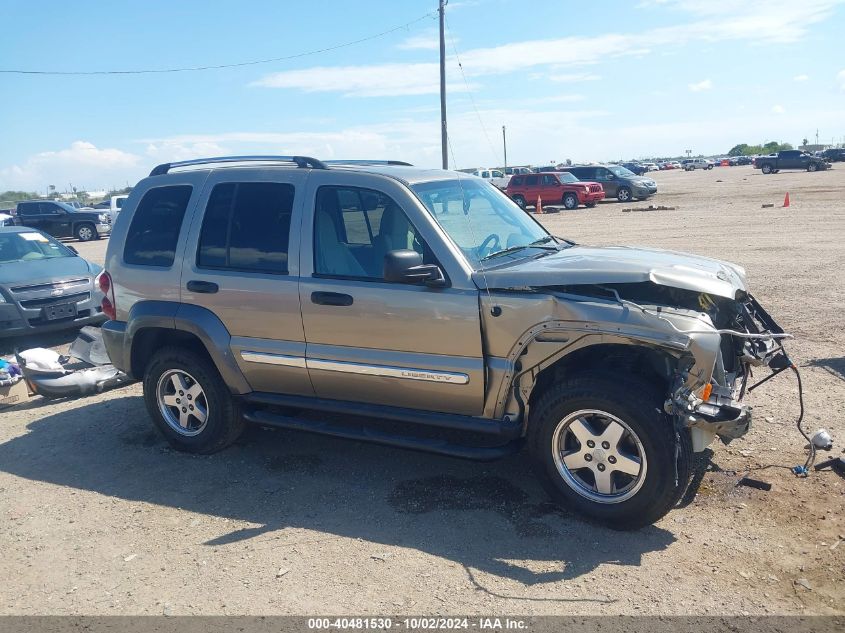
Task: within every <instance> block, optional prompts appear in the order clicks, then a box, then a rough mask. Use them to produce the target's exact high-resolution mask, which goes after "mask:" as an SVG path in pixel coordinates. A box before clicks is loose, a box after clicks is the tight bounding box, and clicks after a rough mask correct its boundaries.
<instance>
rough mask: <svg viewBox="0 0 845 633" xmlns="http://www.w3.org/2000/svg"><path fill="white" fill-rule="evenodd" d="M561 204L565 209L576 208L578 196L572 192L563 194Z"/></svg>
mask: <svg viewBox="0 0 845 633" xmlns="http://www.w3.org/2000/svg"><path fill="white" fill-rule="evenodd" d="M563 206H564V208H566V209H570V210H572V209H577V208H578V196H576V195H575V194H574V193H566V194H564V195H563Z"/></svg>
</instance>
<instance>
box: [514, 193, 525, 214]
mask: <svg viewBox="0 0 845 633" xmlns="http://www.w3.org/2000/svg"><path fill="white" fill-rule="evenodd" d="M513 201H514V202H516V206H518V207H519V208H520V209H522V210H523V211H525V198H523V197H522V196H514V197H513Z"/></svg>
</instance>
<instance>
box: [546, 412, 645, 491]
mask: <svg viewBox="0 0 845 633" xmlns="http://www.w3.org/2000/svg"><path fill="white" fill-rule="evenodd" d="M551 450H552V452H553V456H554V462H555V466H556V467H557V470H558V474H560V476H561V478H562V479H563V481H564V482H566V484H567V485H568V486H569V487H570V488H572V489H573V490H574V491H575V492H577V493H578V494H579V495H581V496H582V497H585V498H586V499H589V500H590V501H594V502H596V503H603V504H610V503H621V502H622V501H625V500H627V499H630V498H631V497H633V496H634V495H635V494H637V492H638V491H639V489H640V488H641V487H642V485H643V483H644V482H645V478H646V471H647V467H648V463H647V459H646V454H645V449H644V448H643V444H642V442H641V441H640V438H639V437H637V434H636V433H634V431H633V430H632V429H631V427H630V426H629V425H628V424H626V423H625V422H624V421H623V420H622V419H620V418H618V417H616V416H615V415H613V414H610V413H607V412H606V411H600V410H597V409H583V410H580V411H575V412H573V413H570V414H569V415H567V416H566V417H565V418H564V419H563V420H561V421H560V422H559V423H558V425H557V427H556V428H555V431H554V433H553V434H552V446H551Z"/></svg>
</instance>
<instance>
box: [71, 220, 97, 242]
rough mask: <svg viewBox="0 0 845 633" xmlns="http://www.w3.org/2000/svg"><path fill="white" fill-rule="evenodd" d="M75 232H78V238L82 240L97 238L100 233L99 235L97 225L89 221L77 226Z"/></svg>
mask: <svg viewBox="0 0 845 633" xmlns="http://www.w3.org/2000/svg"><path fill="white" fill-rule="evenodd" d="M74 233H75V234H76V239H78V240H79V241H80V242H88V241H90V240H96V239H97V238H98V237H99V235H97V227H95V226H94V225H93V224H88V223H85V224H80V225H79V226H77V227H76V231H74Z"/></svg>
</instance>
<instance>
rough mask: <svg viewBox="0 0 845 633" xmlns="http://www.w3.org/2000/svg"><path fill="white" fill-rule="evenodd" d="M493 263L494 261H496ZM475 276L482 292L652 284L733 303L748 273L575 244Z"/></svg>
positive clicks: (696, 260) (641, 251) (682, 257)
mask: <svg viewBox="0 0 845 633" xmlns="http://www.w3.org/2000/svg"><path fill="white" fill-rule="evenodd" d="M494 261H495V260H494ZM485 273H486V274H485V275H483V274H482V273H481V271H476V272H474V273H473V280H474V281H475V283H476V285H477V286H478V287H479V288H484V286H485V277H486V283H487V284H488V285H489V287H490V288H501V289H505V288H526V287H543V286H570V285H579V284H624V283H640V282H645V281H651V282H653V283H655V284H659V285H661V286H670V287H674V288H683V289H685V290H693V291H696V292H706V293H708V294H712V295H717V296H720V297H727V298H730V299H734V298H735V297H736V292H737V290H743V291H744V290H745V289H746V287H745V270H743V269H742V268H741V267H739V266H737V265H735V264H730V263H727V262H722V261H719V260H717V259H710V258H708V257H699V256H697V255H688V254H686V253H676V252H673V251H664V250H657V249H646V248H632V247H627V246H605V247H590V246H572V247H570V248H565V249H563V250H561V251H559V252H557V253H553V254H551V255H546V256H543V257H538V258H536V259H526V260H523V261H521V262H518V263H515V264H513V265H510V266H503V267H500V268H497V269H494V270H490V269H487V270H486V271H485Z"/></svg>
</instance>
